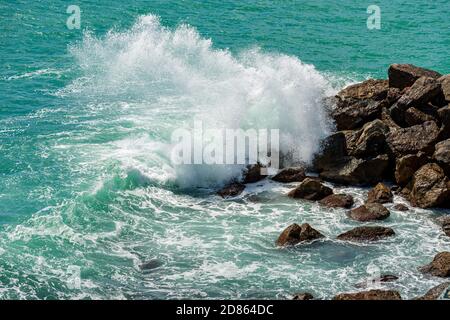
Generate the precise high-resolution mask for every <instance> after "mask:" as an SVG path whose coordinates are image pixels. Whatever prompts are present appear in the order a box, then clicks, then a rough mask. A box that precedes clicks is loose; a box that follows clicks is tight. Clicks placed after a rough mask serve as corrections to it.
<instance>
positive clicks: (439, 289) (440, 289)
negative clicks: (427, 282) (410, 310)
mask: <svg viewBox="0 0 450 320" xmlns="http://www.w3.org/2000/svg"><path fill="white" fill-rule="evenodd" d="M449 287H450V282H444V283H441V284H440V285H437V286H436V287H433V288H431V289H430V290H428V291H427V293H425V295H423V296H422V297H419V298H417V300H437V299H438V298H439V297H440V296H441V294H443V293H444V291H445V290H446V289H447V288H449Z"/></svg>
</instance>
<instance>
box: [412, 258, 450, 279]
mask: <svg viewBox="0 0 450 320" xmlns="http://www.w3.org/2000/svg"><path fill="white" fill-rule="evenodd" d="M419 270H420V271H421V272H423V273H429V274H431V275H433V276H436V277H442V278H446V277H450V252H441V253H438V254H437V255H436V256H435V257H434V259H433V261H432V262H431V263H430V264H428V265H426V266H423V267H422V268H420V269H419Z"/></svg>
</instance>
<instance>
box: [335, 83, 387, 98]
mask: <svg viewBox="0 0 450 320" xmlns="http://www.w3.org/2000/svg"><path fill="white" fill-rule="evenodd" d="M388 90H389V81H388V80H375V79H369V80H366V81H364V82H361V83H357V84H354V85H351V86H348V87H346V88H345V89H343V90H341V91H340V92H339V93H338V94H337V97H338V98H339V99H341V100H349V99H357V100H367V99H373V100H382V99H384V98H385V97H386V95H387V92H388Z"/></svg>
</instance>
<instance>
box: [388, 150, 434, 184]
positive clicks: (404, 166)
mask: <svg viewBox="0 0 450 320" xmlns="http://www.w3.org/2000/svg"><path fill="white" fill-rule="evenodd" d="M427 162H428V157H427V156H426V155H425V153H423V152H419V153H418V154H408V155H406V156H403V157H401V158H398V159H397V161H396V165H395V181H396V182H397V183H398V184H399V185H400V186H405V185H407V184H408V182H409V181H410V180H411V178H412V176H413V175H414V173H415V172H416V171H417V170H418V169H419V168H420V167H422V166H423V165H424V164H426V163H427Z"/></svg>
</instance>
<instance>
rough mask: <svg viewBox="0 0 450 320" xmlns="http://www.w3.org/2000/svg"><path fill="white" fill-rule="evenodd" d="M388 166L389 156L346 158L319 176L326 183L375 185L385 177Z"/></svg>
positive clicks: (326, 168) (330, 166) (331, 165)
mask: <svg viewBox="0 0 450 320" xmlns="http://www.w3.org/2000/svg"><path fill="white" fill-rule="evenodd" d="M388 166H389V157H388V156H387V155H380V156H377V157H375V158H368V159H357V158H355V157H345V158H342V159H340V160H339V161H338V162H335V163H332V164H330V165H329V166H328V167H325V169H324V170H323V171H322V172H321V173H320V174H319V176H320V177H321V178H322V179H324V180H326V181H332V182H335V183H342V184H351V185H361V184H373V183H376V182H378V181H379V180H380V179H382V178H383V177H384V175H385V172H386V169H387V168H388Z"/></svg>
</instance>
